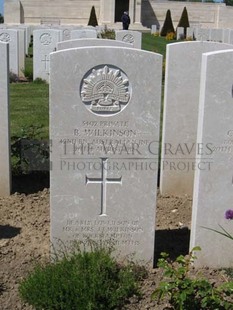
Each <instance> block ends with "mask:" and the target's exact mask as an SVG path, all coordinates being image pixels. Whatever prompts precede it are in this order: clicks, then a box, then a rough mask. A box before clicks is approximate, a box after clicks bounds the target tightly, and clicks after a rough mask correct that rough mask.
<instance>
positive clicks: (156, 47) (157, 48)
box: [142, 33, 177, 58]
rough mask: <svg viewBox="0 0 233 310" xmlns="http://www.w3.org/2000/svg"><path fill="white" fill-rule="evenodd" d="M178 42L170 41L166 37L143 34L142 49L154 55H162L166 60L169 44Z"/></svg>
mask: <svg viewBox="0 0 233 310" xmlns="http://www.w3.org/2000/svg"><path fill="white" fill-rule="evenodd" d="M174 42H177V41H176V40H173V41H168V40H166V39H165V38H164V37H159V36H155V35H151V34H150V33H143V34H142V49H143V50H146V51H151V52H154V53H159V54H162V55H163V56H164V58H165V55H166V46H167V44H170V43H174Z"/></svg>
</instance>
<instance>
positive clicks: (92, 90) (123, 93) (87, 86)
mask: <svg viewBox="0 0 233 310" xmlns="http://www.w3.org/2000/svg"><path fill="white" fill-rule="evenodd" d="M81 99H82V101H83V103H84V104H85V105H86V107H87V108H88V109H89V110H90V111H91V112H93V113H95V114H98V115H102V116H109V115H112V114H116V113H118V112H120V111H122V109H124V108H125V107H126V105H127V104H128V102H129V99H130V87H129V80H128V78H127V76H126V74H125V73H124V72H123V71H121V70H120V69H118V68H114V67H110V66H107V65H104V66H99V67H97V68H93V69H92V70H91V72H90V71H89V73H87V74H86V75H85V76H84V78H83V80H82V82H81Z"/></svg>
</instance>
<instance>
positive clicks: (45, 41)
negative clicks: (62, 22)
mask: <svg viewBox="0 0 233 310" xmlns="http://www.w3.org/2000/svg"><path fill="white" fill-rule="evenodd" d="M61 37H62V31H61V30H52V29H40V30H34V31H33V80H35V79H37V78H41V79H42V80H45V81H47V82H49V62H50V53H52V52H54V51H55V50H56V45H57V43H58V42H59V41H61Z"/></svg>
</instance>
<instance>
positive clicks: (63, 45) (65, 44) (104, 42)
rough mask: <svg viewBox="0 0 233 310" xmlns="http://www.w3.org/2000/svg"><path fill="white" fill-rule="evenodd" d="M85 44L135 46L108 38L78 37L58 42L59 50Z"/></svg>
mask: <svg viewBox="0 0 233 310" xmlns="http://www.w3.org/2000/svg"><path fill="white" fill-rule="evenodd" d="M85 46H122V47H133V46H132V44H130V43H126V42H123V41H116V40H107V39H90V38H89V39H76V40H68V41H63V42H58V43H57V50H58V51H60V50H64V49H69V48H75V47H85Z"/></svg>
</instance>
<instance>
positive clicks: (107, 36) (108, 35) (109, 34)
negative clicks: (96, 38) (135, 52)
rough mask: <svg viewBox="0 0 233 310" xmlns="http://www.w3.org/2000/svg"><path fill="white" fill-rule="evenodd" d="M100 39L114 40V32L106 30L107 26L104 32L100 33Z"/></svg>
mask: <svg viewBox="0 0 233 310" xmlns="http://www.w3.org/2000/svg"><path fill="white" fill-rule="evenodd" d="M101 38H102V39H110V40H115V30H114V29H108V27H107V25H105V26H104V30H102V31H101Z"/></svg>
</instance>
